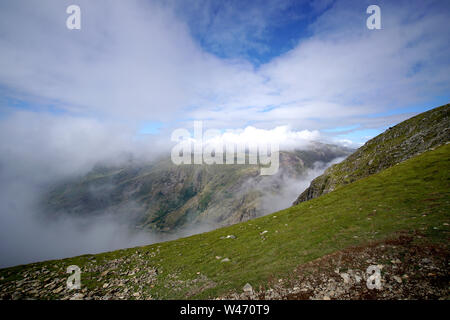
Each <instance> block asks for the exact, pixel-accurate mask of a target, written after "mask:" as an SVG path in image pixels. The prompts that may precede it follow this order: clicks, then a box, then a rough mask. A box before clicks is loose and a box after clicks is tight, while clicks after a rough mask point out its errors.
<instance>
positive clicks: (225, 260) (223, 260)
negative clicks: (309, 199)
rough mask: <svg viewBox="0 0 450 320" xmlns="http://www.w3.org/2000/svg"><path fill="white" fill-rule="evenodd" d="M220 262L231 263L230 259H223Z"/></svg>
mask: <svg viewBox="0 0 450 320" xmlns="http://www.w3.org/2000/svg"><path fill="white" fill-rule="evenodd" d="M220 262H230V259H228V258H224V259H222V261H220Z"/></svg>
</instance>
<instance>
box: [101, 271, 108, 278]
mask: <svg viewBox="0 0 450 320" xmlns="http://www.w3.org/2000/svg"><path fill="white" fill-rule="evenodd" d="M108 272H109V270H106V271H104V272H102V273H101V274H100V276H101V277H104V276H106V275H107V274H108Z"/></svg>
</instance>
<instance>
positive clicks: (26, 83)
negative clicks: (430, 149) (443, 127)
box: [0, 0, 450, 265]
mask: <svg viewBox="0 0 450 320" xmlns="http://www.w3.org/2000/svg"><path fill="white" fill-rule="evenodd" d="M73 4H76V5H78V6H79V7H80V9H81V29H80V30H69V29H68V28H67V27H66V20H67V18H68V17H69V14H67V13H66V9H67V7H68V6H70V5H73ZM372 4H376V5H378V6H379V7H380V9H381V29H380V30H369V29H368V28H367V27H366V20H367V18H368V17H369V14H367V13H366V9H367V7H368V6H369V5H372ZM449 18H450V2H449V1H447V0H442V1H441V0H437V1H424V0H421V1H401V0H395V1H393V0H391V1H372V0H371V1H364V0H361V1H347V0H334V1H333V0H318V1H302V0H297V1H291V0H284V1H270V0H264V1H263V0H254V1H238V0H220V1H216V0H183V1H181V0H164V1H163V0H154V1H150V0H147V1H144V0H127V1H122V0H96V1H89V0H70V1H66V0H40V1H31V0H29V1H27V0H16V1H0V258H1V259H0V265H11V264H14V263H23V262H27V261H34V260H37V259H48V258H54V257H58V256H60V255H65V256H67V255H75V254H79V253H82V252H86V251H83V250H85V249H86V248H87V247H86V246H89V245H92V243H94V244H95V245H96V246H95V248H91V249H92V250H94V251H95V250H96V251H102V250H103V251H104V250H111V249H112V248H116V247H120V246H122V245H123V242H122V241H119V240H120V239H128V240H126V241H131V242H127V243H128V244H129V245H131V244H134V245H137V244H141V243H147V242H146V241H147V240H148V239H147V238H146V236H145V237H143V236H142V235H131V237H132V239H131V240H130V239H129V237H130V235H128V234H127V233H126V232H122V231H123V230H122V229H121V225H120V224H117V223H116V222H114V221H100V220H99V221H91V223H90V226H91V227H90V229H89V231H87V232H84V233H79V232H78V231H77V230H78V229H77V228H78V227H77V226H78V225H79V224H83V223H81V222H79V221H73V220H68V221H64V222H63V223H62V224H60V225H58V227H57V228H51V227H50V224H48V225H42V222H41V221H34V220H33V219H32V218H33V217H32V215H33V214H35V213H36V212H35V208H36V207H37V204H38V202H39V196H40V195H41V193H42V192H43V190H46V188H47V187H48V186H49V185H50V184H52V183H54V182H55V181H57V180H58V179H63V178H66V177H73V176H74V175H79V174H84V173H86V172H87V171H88V170H90V168H92V166H93V165H94V164H96V163H98V162H109V163H116V162H121V161H125V160H126V159H128V157H129V155H130V154H133V156H135V157H137V158H141V159H143V160H146V159H153V158H154V157H155V156H157V155H160V154H161V153H167V152H169V151H170V148H171V146H174V145H175V144H176V143H175V142H173V141H170V138H171V133H172V132H173V131H174V130H175V129H177V128H186V129H188V130H191V131H192V128H193V122H194V120H202V121H203V127H204V129H205V130H206V129H217V130H218V132H219V133H220V134H221V135H222V136H221V138H222V139H223V140H227V139H228V140H230V139H231V140H232V141H239V140H240V139H245V140H258V139H259V140H261V139H262V140H271V141H276V142H279V143H280V144H283V143H284V146H286V147H289V148H295V147H299V146H305V145H307V144H305V142H308V141H312V140H314V141H315V140H319V141H326V142H331V143H337V144H342V145H345V146H350V147H354V148H356V147H359V146H360V145H362V144H363V143H365V142H366V141H367V140H368V139H370V138H372V137H374V136H376V135H377V134H379V133H381V132H383V131H384V130H385V129H386V128H388V127H390V126H392V125H395V124H396V123H399V122H401V121H403V120H405V119H407V118H409V117H411V116H413V115H415V114H418V113H420V112H423V111H426V110H429V109H432V108H434V107H437V106H440V105H443V104H446V103H448V102H449V96H450V94H449V93H450V90H449V89H450V76H449V75H450V37H448V35H449V34H450V32H449V31H450V30H449V26H448V21H449ZM124 159H125V160H124ZM300 192H301V190H299V193H300ZM55 230H56V232H54V231H55ZM117 230H119V231H117ZM120 230H122V231H120ZM118 234H119V235H121V236H120V237H119V236H118ZM102 235H103V236H102ZM117 238H120V239H119V240H118V239H117ZM75 239H76V240H77V241H81V243H85V245H82V244H80V242H76V241H75ZM108 239H110V240H108ZM111 239H112V240H111ZM117 241H118V242H120V243H121V244H120V245H118V244H117ZM124 241H125V240H124Z"/></svg>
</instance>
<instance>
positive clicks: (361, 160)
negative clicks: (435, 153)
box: [293, 104, 450, 205]
mask: <svg viewBox="0 0 450 320" xmlns="http://www.w3.org/2000/svg"><path fill="white" fill-rule="evenodd" d="M449 116H450V105H449V104H447V105H444V106H441V107H438V108H435V109H432V110H430V111H427V112H424V113H421V114H419V115H417V116H415V117H413V118H410V119H408V120H406V121H403V122H401V123H399V124H397V125H396V126H394V127H391V128H389V129H388V130H387V131H385V132H384V133H382V134H380V135H378V136H376V137H375V138H373V139H371V140H369V141H368V142H366V144H364V145H363V146H362V147H361V148H359V149H358V150H357V151H356V152H355V153H353V154H352V155H350V156H349V157H348V158H347V159H346V160H345V161H342V162H341V163H339V164H335V165H333V166H331V167H330V168H328V169H327V170H326V171H325V172H324V174H322V175H321V176H319V177H317V178H316V179H314V180H313V181H312V182H311V185H310V186H309V188H307V189H306V190H305V191H303V193H302V194H300V196H299V197H298V198H297V200H296V201H295V202H294V203H293V204H294V205H296V204H299V203H301V202H303V201H307V200H310V199H313V198H317V197H319V196H320V195H322V194H326V193H329V192H331V191H333V190H336V189H338V188H340V187H342V186H344V185H346V184H349V183H352V182H354V181H356V180H359V179H362V178H364V177H367V176H369V175H372V174H374V173H377V172H380V171H382V170H384V169H386V168H389V167H391V166H393V165H395V164H397V163H399V162H402V161H405V160H407V159H409V158H411V157H413V156H415V155H418V154H420V153H422V152H424V151H427V150H429V149H430V148H435V147H437V146H439V145H441V144H444V143H446V142H448V141H449V140H450V118H449Z"/></svg>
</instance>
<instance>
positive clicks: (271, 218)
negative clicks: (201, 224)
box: [0, 144, 450, 299]
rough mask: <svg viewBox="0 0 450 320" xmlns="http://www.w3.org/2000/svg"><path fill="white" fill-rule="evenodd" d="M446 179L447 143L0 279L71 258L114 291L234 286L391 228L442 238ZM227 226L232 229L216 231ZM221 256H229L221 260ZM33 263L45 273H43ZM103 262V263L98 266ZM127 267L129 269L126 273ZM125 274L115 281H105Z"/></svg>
mask: <svg viewBox="0 0 450 320" xmlns="http://www.w3.org/2000/svg"><path fill="white" fill-rule="evenodd" d="M449 184H450V145H448V144H447V145H444V146H441V147H439V148H436V149H435V150H433V151H428V152H425V153H423V154H421V155H419V156H416V157H414V158H411V159H409V160H407V161H404V162H402V163H400V164H398V165H395V166H393V167H391V168H389V169H386V170H384V171H382V172H380V173H377V174H374V175H371V176H369V177H367V178H363V179H360V180H358V181H356V182H354V183H351V184H348V185H346V186H343V187H342V188H339V189H338V190H336V191H334V192H331V193H328V194H325V195H323V196H321V197H319V198H316V199H312V200H310V201H308V202H303V203H301V204H299V205H297V206H294V207H291V208H289V209H286V210H283V211H280V212H277V213H274V214H271V215H268V216H265V217H262V218H258V219H254V220H251V221H248V222H244V223H240V224H236V225H233V226H230V227H226V228H221V229H218V230H215V231H212V232H208V233H204V234H199V235H195V236H191V237H188V238H183V239H178V240H175V241H170V242H165V243H159V244H154V245H150V246H144V247H138V248H133V249H125V250H118V251H114V252H108V253H103V254H98V255H95V256H94V259H93V258H92V255H85V256H79V257H74V258H69V259H63V260H58V261H48V262H43V263H36V264H30V265H25V266H18V267H13V268H8V269H3V270H0V276H1V279H2V280H1V282H0V288H3V290H8V289H5V288H8V286H11V288H10V290H14V288H13V285H12V284H11V283H12V281H13V280H20V279H22V278H23V277H24V274H28V275H33V274H36V272H37V271H40V273H39V274H37V275H35V276H33V277H35V278H34V279H35V281H37V282H38V283H41V284H45V283H49V282H50V281H53V278H54V277H55V276H58V277H59V278H61V279H62V280H61V281H65V279H67V274H65V268H67V266H69V265H71V264H76V265H78V266H80V267H81V269H82V271H83V274H82V285H83V286H85V287H86V288H87V289H88V291H96V292H102V290H103V291H107V290H109V289H104V288H103V285H104V283H109V284H112V286H113V287H114V289H113V290H116V291H117V292H119V294H123V290H124V288H125V287H127V288H129V289H128V290H129V291H130V292H135V291H139V292H140V296H139V297H140V298H142V297H147V296H152V297H153V298H159V299H167V298H169V299H171V298H182V299H184V298H213V297H216V296H218V295H221V294H225V293H226V292H229V291H230V290H238V291H241V290H242V289H241V288H242V286H243V285H244V284H245V283H247V282H250V283H251V284H252V285H253V286H254V287H258V286H259V285H264V284H266V283H267V281H268V279H271V278H272V277H283V276H287V275H289V273H291V272H292V270H293V269H294V268H295V267H296V266H298V265H300V264H303V263H306V262H308V261H312V260H314V259H316V258H319V257H322V256H324V255H326V254H329V253H332V252H335V251H337V250H341V249H343V248H346V247H349V246H352V245H363V244H365V243H369V242H371V241H374V240H380V239H386V238H389V237H392V236H394V235H395V234H396V233H397V232H400V231H406V232H413V231H419V232H421V233H422V234H423V235H424V236H425V237H426V238H427V239H429V240H430V241H433V242H437V243H440V244H442V245H444V246H445V245H447V243H448V240H449V235H450V233H449V232H450V229H449V226H448V224H449V223H450V188H449ZM264 231H267V232H266V233H264V234H262V233H263V232H264ZM227 235H234V236H235V237H236V238H235V239H232V238H225V239H224V238H223V237H226V236H227ZM216 256H220V257H221V258H220V259H216ZM225 257H226V258H229V259H230V261H229V262H221V260H222V258H225ZM136 268H138V269H136ZM151 268H156V269H157V270H158V275H157V276H156V278H155V279H154V280H153V281H152V282H149V283H146V282H145V279H148V278H146V276H147V274H148V272H149V270H151ZM42 270H48V271H49V272H48V273H47V274H48V275H53V276H44V275H43V274H42V273H43V272H42ZM103 270H110V271H109V272H108V274H107V275H103V276H101V275H100V274H101V272H102V271H103ZM131 270H134V271H136V270H137V271H136V273H135V274H131V275H130V274H129V273H128V274H127V272H129V271H131ZM126 279H128V280H127V282H126V284H125V285H124V286H120V287H117V286H116V285H115V284H117V283H120V282H122V281H124V280H126ZM133 279H140V280H139V281H137V282H134V280H133ZM46 281H47V282H46ZM61 284H64V282H61ZM110 287H111V286H110ZM63 293H64V292H61V293H56V294H55V293H53V292H52V291H49V292H48V293H46V292H45V291H44V292H43V291H40V292H39V295H38V297H40V298H60V297H61V296H62V294H63ZM111 295H113V296H114V292H112V293H111ZM129 297H130V298H133V297H134V296H132V295H131V296H129Z"/></svg>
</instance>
